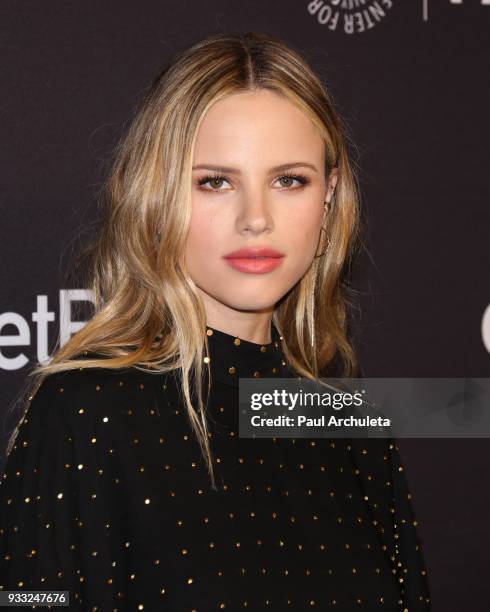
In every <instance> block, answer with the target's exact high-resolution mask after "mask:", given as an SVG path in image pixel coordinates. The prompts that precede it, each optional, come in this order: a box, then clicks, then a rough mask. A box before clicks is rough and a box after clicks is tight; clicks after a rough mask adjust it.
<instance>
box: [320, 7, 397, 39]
mask: <svg viewBox="0 0 490 612" xmlns="http://www.w3.org/2000/svg"><path fill="white" fill-rule="evenodd" d="M392 7H393V2H392V1H391V0H372V1H370V0H311V2H308V12H309V14H310V15H313V16H314V17H315V18H316V20H317V21H318V23H319V24H320V25H322V26H325V27H326V28H328V29H329V30H332V31H336V30H341V31H343V32H345V33H346V34H357V33H358V32H365V31H366V30H370V29H371V28H374V26H375V25H377V24H378V23H379V22H380V21H382V20H383V19H384V18H385V17H386V16H387V14H388V11H389V10H390V9H391V8H392Z"/></svg>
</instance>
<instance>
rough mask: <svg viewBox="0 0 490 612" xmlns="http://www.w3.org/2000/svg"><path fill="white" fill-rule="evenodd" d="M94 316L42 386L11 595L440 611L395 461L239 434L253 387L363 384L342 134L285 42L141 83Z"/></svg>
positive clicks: (182, 61)
mask: <svg viewBox="0 0 490 612" xmlns="http://www.w3.org/2000/svg"><path fill="white" fill-rule="evenodd" d="M105 193H106V198H105V200H104V202H105V206H106V211H107V216H106V218H105V220H104V224H103V227H102V228H101V231H100V233H99V234H98V238H97V241H96V242H95V244H93V247H92V251H91V252H92V255H93V257H92V259H91V260H90V266H89V271H90V274H91V278H90V286H91V288H92V289H93V291H94V295H95V298H96V311H95V313H94V316H93V317H92V318H91V319H90V320H89V321H88V323H87V324H86V325H85V326H84V327H83V329H81V330H80V331H79V332H78V333H76V334H75V335H74V336H73V337H72V338H71V339H70V341H69V342H67V343H66V344H65V345H64V346H62V347H59V348H58V350H57V351H56V352H55V354H54V355H53V358H52V360H51V362H50V363H49V364H44V365H40V366H38V367H37V368H36V370H34V372H33V374H35V377H34V378H33V380H34V383H33V385H32V388H31V389H30V390H29V400H28V401H27V402H26V409H25V411H24V413H23V416H22V419H21V421H20V425H19V427H18V428H17V429H16V431H15V432H14V434H13V435H12V438H11V444H10V445H9V448H8V458H7V467H6V471H5V475H4V478H3V482H2V485H1V490H2V495H1V505H0V529H1V531H0V543H1V551H2V555H1V559H0V568H1V572H0V587H1V588H2V589H3V590H12V591H24V590H58V591H59V590H65V591H69V596H70V606H72V607H73V608H75V609H82V610H97V611H101V610H103V611H104V612H105V611H109V610H110V611H112V610H114V611H115V610H121V611H123V610H124V611H125V610H150V611H152V612H153V611H154V610H168V611H171V612H184V611H185V612H192V611H199V612H210V611H212V610H223V609H226V610H230V611H232V612H236V611H238V610H241V609H245V608H247V609H249V610H258V609H269V610H280V611H282V610H304V609H310V608H316V609H319V610H330V609H335V610H357V609H359V610H390V611H391V610H402V611H403V610H405V611H406V610H410V612H414V611H415V610H428V609H429V597H428V591H427V585H426V582H425V569H424V563H423V558H422V554H421V551H420V546H419V540H418V538H417V533H416V530H415V521H414V520H413V513H412V509H411V506H410V501H409V498H410V495H409V493H408V491H407V489H406V483H405V480H404V476H403V471H402V470H403V468H402V466H401V465H400V463H399V455H398V453H397V450H398V449H397V447H396V444H395V443H393V442H392V441H389V440H380V439H377V440H376V439H374V440H373V439H370V440H359V439H358V440H345V439H336V440H326V439H304V438H301V439H300V438H298V439H295V438H272V439H271V438H268V439H245V438H240V437H239V435H238V382H239V379H240V378H244V377H263V376H267V377H272V376H277V377H288V376H292V375H294V376H302V377H306V378H316V377H318V376H320V375H322V376H325V375H329V374H332V373H335V374H336V375H342V376H355V375H356V374H357V373H358V366H357V363H356V357H355V354H354V351H353V348H352V346H351V344H350V342H349V340H348V337H347V323H346V321H347V316H346V315H347V307H348V303H347V296H348V293H347V285H346V276H345V272H346V267H347V264H348V262H349V260H350V258H351V257H352V254H353V252H354V248H355V246H356V241H357V239H358V237H359V202H358V190H357V188H356V180H355V176H354V173H353V170H352V167H351V163H350V161H349V157H348V153H347V144H346V136H345V129H344V128H343V126H342V123H341V121H340V119H339V116H338V115H337V113H336V111H335V110H334V106H333V102H332V100H331V98H330V97H329V95H328V93H327V92H326V90H325V88H324V86H323V85H322V83H321V81H320V80H319V78H318V76H317V75H315V74H314V72H313V71H312V69H311V68H310V67H309V66H308V64H307V62H306V61H305V60H304V59H303V58H302V57H301V55H300V54H299V53H298V52H297V51H295V50H293V49H292V48H291V47H289V46H288V45H286V44H285V43H283V42H282V41H280V40H277V39H275V38H272V37H269V36H266V35H262V34H258V33H250V34H247V35H243V36H231V35H229V36H228V35H217V36H213V37H210V38H207V39H206V40H203V41H201V42H199V43H197V44H195V45H194V46H192V47H191V48H189V49H188V50H186V51H184V52H182V53H181V54H180V55H179V56H178V57H176V58H175V59H174V61H173V62H172V64H171V66H170V67H169V68H168V69H166V70H165V71H164V72H163V73H162V74H161V75H159V77H158V78H157V79H156V81H155V82H154V84H153V86H152V87H151V88H150V90H149V92H148V94H147V96H146V98H145V100H144V102H143V104H142V106H141V108H140V109H139V112H138V113H137V116H136V118H135V119H134V121H133V123H132V125H131V127H130V129H129V130H128V133H127V134H126V136H125V138H124V140H123V141H122V142H121V144H120V146H119V148H118V151H117V156H116V159H115V163H114V166H113V170H112V172H111V174H110V176H109V178H108V181H107V190H106V192H105Z"/></svg>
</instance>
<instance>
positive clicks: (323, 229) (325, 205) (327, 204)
mask: <svg viewBox="0 0 490 612" xmlns="http://www.w3.org/2000/svg"><path fill="white" fill-rule="evenodd" d="M327 207H328V208H327ZM323 208H325V210H326V211H327V212H328V210H329V209H330V204H329V203H328V202H324V204H323ZM320 231H321V232H322V231H323V232H325V236H326V237H327V244H326V245H325V248H324V249H323V252H322V253H319V254H318V255H315V256H314V257H315V258H317V257H323V256H324V255H325V253H326V252H327V249H328V247H329V246H330V239H329V237H328V234H327V230H326V229H325V228H324V227H323V225H322V226H321V227H320ZM318 242H319V243H320V242H321V240H319V241H318Z"/></svg>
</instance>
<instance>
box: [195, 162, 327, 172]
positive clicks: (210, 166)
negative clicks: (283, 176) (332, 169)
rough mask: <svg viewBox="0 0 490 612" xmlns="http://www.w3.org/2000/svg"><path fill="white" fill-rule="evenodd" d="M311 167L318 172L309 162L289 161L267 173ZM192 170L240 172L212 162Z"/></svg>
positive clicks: (199, 165)
mask: <svg viewBox="0 0 490 612" xmlns="http://www.w3.org/2000/svg"><path fill="white" fill-rule="evenodd" d="M299 167H302V168H311V170H313V171H314V172H318V170H317V167H316V166H315V165H314V164H311V163H309V162H303V161H298V162H291V163H287V164H280V165H279V166H274V167H273V168H270V169H269V172H268V174H275V173H276V172H283V171H284V170H290V169H291V168H299ZM192 169H193V170H212V171H214V172H223V173H226V174H240V170H238V169H237V168H230V167H228V166H216V165H213V164H198V165H197V166H193V167H192Z"/></svg>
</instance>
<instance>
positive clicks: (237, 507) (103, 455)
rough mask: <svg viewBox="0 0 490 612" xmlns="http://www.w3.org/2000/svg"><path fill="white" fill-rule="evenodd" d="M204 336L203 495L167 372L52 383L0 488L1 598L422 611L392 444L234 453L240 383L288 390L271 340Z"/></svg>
mask: <svg viewBox="0 0 490 612" xmlns="http://www.w3.org/2000/svg"><path fill="white" fill-rule="evenodd" d="M207 334H208V340H209V346H210V359H211V361H210V365H211V368H212V377H213V379H214V384H213V387H212V393H211V399H210V404H209V414H208V423H209V427H210V431H211V437H210V441H211V449H212V451H213V456H214V465H215V472H216V484H217V488H216V489H213V488H212V487H211V485H210V479H209V475H208V473H207V471H206V468H205V465H204V461H203V459H202V456H201V451H200V448H199V445H198V442H197V440H196V439H195V438H194V435H193V433H192V430H191V427H190V425H189V422H188V420H187V413H186V410H185V406H184V404H183V401H182V399H181V396H180V394H179V389H178V383H177V378H176V377H175V376H174V375H169V374H167V375H161V374H151V373H145V372H142V371H141V370H138V369H137V368H128V369H125V370H118V371H114V370H109V369H108V368H104V369H96V368H87V369H83V370H82V369H78V370H73V371H69V372H63V373H60V374H52V375H50V376H48V377H47V378H46V379H45V381H44V382H43V384H42V386H41V387H40V389H39V391H38V393H37V394H36V395H35V396H34V399H33V400H32V401H31V403H30V406H29V408H28V412H27V414H26V417H25V418H24V420H23V422H22V424H21V426H20V430H19V434H18V437H17V439H16V442H15V445H14V447H13V449H12V452H11V453H10V455H9V457H8V459H7V464H6V470H5V474H4V477H3V481H2V484H1V486H0V500H1V501H0V551H1V554H0V589H3V590H49V589H52V590H54V589H55V590H68V591H69V592H70V607H71V609H82V610H97V611H103V612H110V611H113V610H120V611H126V610H147V611H151V612H154V611H156V610H163V611H169V612H191V611H193V610H194V611H199V612H212V611H214V610H216V611H218V610H229V611H230V612H237V611H238V610H242V609H245V608H247V609H249V610H259V609H260V610H262V609H267V610H277V611H281V612H282V611H284V610H306V609H308V610H310V609H312V608H314V609H318V610H322V611H323V610H331V609H332V610H346V611H347V610H348V611H350V610H364V611H371V610H372V611H382V610H385V611H387V610H389V611H394V610H397V611H403V610H405V609H408V610H409V611H410V612H414V611H415V610H429V603H428V601H429V600H428V591H427V586H426V578H425V576H426V573H425V568H424V563H423V558H422V554H421V550H420V547H419V540H418V538H417V533H416V528H415V525H416V522H414V516H413V513H412V508H411V505H410V494H409V493H408V491H407V488H406V482H405V477H404V472H403V468H402V466H401V465H400V456H399V454H398V448H397V446H396V444H395V443H394V442H393V441H391V440H386V439H365V440H363V439H352V440H347V439H340V438H336V439H335V440H333V439H329V440H327V439H304V438H301V439H300V438H272V439H264V438H262V439H246V438H240V437H239V436H238V422H237V421H238V419H237V406H238V380H239V377H253V376H268V377H269V376H290V375H292V374H291V370H290V368H289V367H288V366H287V365H286V361H285V359H284V355H283V353H282V350H281V337H280V336H279V335H278V332H277V330H276V328H275V327H274V326H273V327H272V342H271V343H270V344H266V345H260V344H256V343H252V342H248V341H244V340H240V339H238V338H236V337H234V336H231V335H229V334H226V333H224V332H221V331H218V330H216V329H211V328H209V327H208V328H207Z"/></svg>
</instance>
